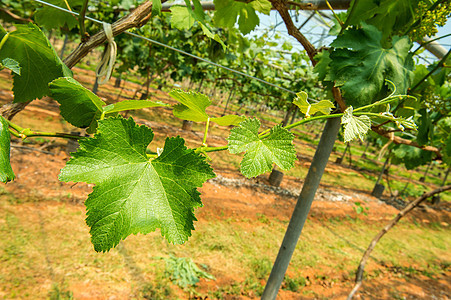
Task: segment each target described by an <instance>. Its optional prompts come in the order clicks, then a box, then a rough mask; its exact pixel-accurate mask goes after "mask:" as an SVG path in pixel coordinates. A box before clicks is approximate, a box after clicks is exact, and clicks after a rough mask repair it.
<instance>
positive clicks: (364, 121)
mask: <svg viewBox="0 0 451 300" xmlns="http://www.w3.org/2000/svg"><path fill="white" fill-rule="evenodd" d="M352 112H353V108H352V106H350V107H348V108H347V109H346V110H345V112H344V114H343V117H342V118H341V124H344V128H345V130H344V141H345V143H348V142H350V141H352V140H354V139H356V138H359V139H360V140H362V141H363V139H364V138H365V136H366V134H367V133H368V130H370V128H371V119H370V118H369V117H368V116H365V115H363V116H358V117H357V116H354V115H353V113H352Z"/></svg>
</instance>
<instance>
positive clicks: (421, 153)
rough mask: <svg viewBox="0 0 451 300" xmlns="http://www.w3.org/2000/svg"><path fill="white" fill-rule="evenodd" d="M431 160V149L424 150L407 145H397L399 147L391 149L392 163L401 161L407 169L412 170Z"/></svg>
mask: <svg viewBox="0 0 451 300" xmlns="http://www.w3.org/2000/svg"><path fill="white" fill-rule="evenodd" d="M431 160H432V152H431V151H425V150H422V149H419V148H416V147H412V146H408V145H399V147H398V148H397V149H396V150H394V151H393V158H392V163H393V164H401V163H403V164H404V165H405V166H406V168H407V169H408V170H412V169H415V168H416V167H419V166H421V165H424V164H426V163H428V162H430V161H431Z"/></svg>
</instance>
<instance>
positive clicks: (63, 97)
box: [49, 77, 105, 128]
mask: <svg viewBox="0 0 451 300" xmlns="http://www.w3.org/2000/svg"><path fill="white" fill-rule="evenodd" d="M49 86H50V91H51V95H52V97H53V99H55V100H56V101H58V103H59V104H60V110H61V115H62V116H63V117H64V119H65V120H66V121H68V122H69V123H71V124H72V125H74V126H76V127H80V128H86V127H89V126H91V125H93V124H94V123H95V122H96V121H97V119H98V118H99V117H100V114H101V113H102V106H103V105H105V102H103V101H102V100H100V98H99V97H97V96H96V95H95V94H94V93H93V92H91V91H90V90H88V89H86V88H85V87H83V86H82V85H81V84H80V83H78V82H77V81H76V80H75V79H73V78H66V77H61V78H58V79H55V80H54V81H52V82H51V83H50V85H49ZM93 126H94V127H95V125H93Z"/></svg>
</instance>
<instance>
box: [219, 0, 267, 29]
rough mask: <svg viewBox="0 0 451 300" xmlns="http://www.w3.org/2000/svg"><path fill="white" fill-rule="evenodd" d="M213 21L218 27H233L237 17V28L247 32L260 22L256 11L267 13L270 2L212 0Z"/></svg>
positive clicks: (263, 0)
mask: <svg viewBox="0 0 451 300" xmlns="http://www.w3.org/2000/svg"><path fill="white" fill-rule="evenodd" d="M214 4H215V15H214V18H213V20H214V22H215V24H216V26H218V27H226V28H233V27H234V26H235V23H236V22H237V18H238V28H239V29H240V31H241V32H242V33H243V34H248V33H249V32H251V31H252V30H254V28H255V27H256V26H258V25H259V24H260V18H259V17H258V15H257V13H256V11H258V12H261V13H264V14H266V15H269V12H270V10H271V7H272V5H271V3H270V2H269V1H267V0H254V1H251V2H248V3H246V2H239V1H234V0H214Z"/></svg>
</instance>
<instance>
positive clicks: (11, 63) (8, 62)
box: [2, 57, 20, 75]
mask: <svg viewBox="0 0 451 300" xmlns="http://www.w3.org/2000/svg"><path fill="white" fill-rule="evenodd" d="M2 65H3V67H5V68H7V69H8V70H11V71H12V72H13V73H15V74H17V75H20V64H19V63H18V62H17V61H15V60H14V59H11V58H9V57H8V58H5V59H4V60H2Z"/></svg>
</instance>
